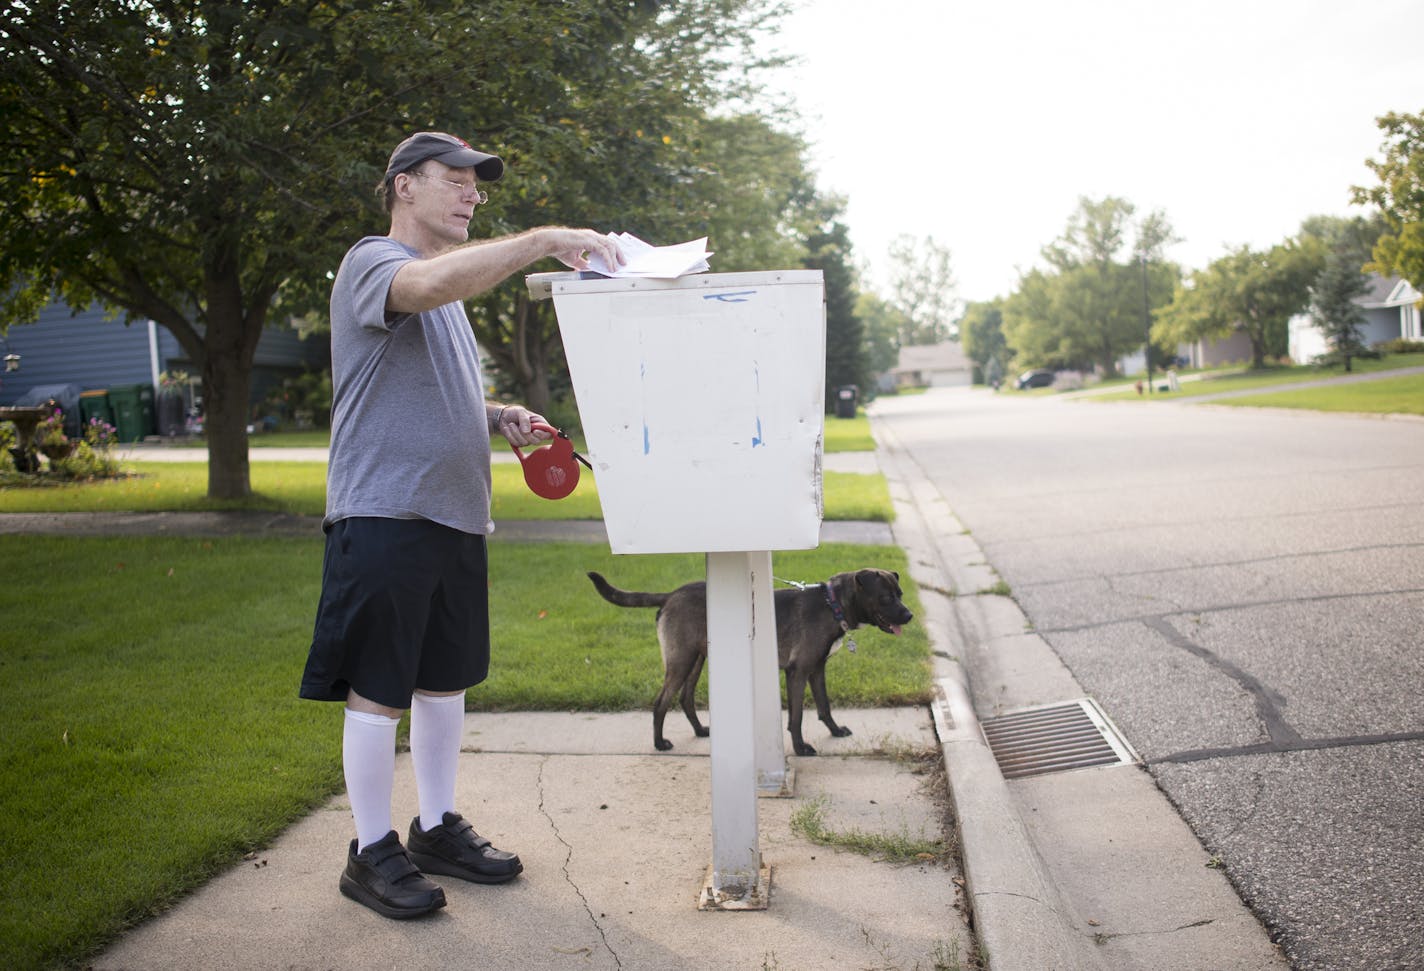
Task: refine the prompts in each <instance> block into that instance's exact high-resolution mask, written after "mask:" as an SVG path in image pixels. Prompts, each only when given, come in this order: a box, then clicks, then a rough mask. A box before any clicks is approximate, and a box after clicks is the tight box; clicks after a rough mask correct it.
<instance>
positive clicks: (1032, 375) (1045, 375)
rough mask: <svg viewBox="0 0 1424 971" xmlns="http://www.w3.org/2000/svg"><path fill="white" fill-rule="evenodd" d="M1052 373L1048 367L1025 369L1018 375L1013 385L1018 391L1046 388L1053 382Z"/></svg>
mask: <svg viewBox="0 0 1424 971" xmlns="http://www.w3.org/2000/svg"><path fill="white" fill-rule="evenodd" d="M1053 377H1054V373H1053V372H1052V371H1050V370H1049V369H1048V368H1042V367H1036V368H1033V369H1032V370H1030V371H1025V372H1024V373H1023V374H1020V375H1019V379H1018V380H1017V381H1015V382H1014V387H1016V388H1018V389H1019V390H1020V391H1026V390H1028V389H1029V388H1046V387H1048V386H1049V385H1050V384H1052V383H1053Z"/></svg>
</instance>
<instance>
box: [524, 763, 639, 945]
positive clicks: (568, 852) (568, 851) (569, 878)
mask: <svg viewBox="0 0 1424 971" xmlns="http://www.w3.org/2000/svg"><path fill="white" fill-rule="evenodd" d="M548 764H549V756H547V755H546V756H544V757H543V758H541V759H540V760H539V777H538V780H537V785H538V787H539V814H540V815H541V816H543V817H544V818H545V819H547V820H548V821H549V828H550V829H552V830H553V831H554V838H555V839H557V840H558V841H559V842H560V843H562V844H564V850H565V852H564V862H563V865H562V867H561V869H562V870H563V871H564V880H565V881H566V882H567V883H568V885H569V886H570V887H572V888H573V891H574V893H576V894H578V899H579V902H580V903H582V904H583V909H584V912H585V913H586V914H588V920H589V923H591V924H593V927H594V930H596V931H598V939H599V940H600V941H602V942H603V949H604V950H605V951H607V952H608V954H609V956H610V957H612V958H613V963H614V964H615V965H616V966H618V967H619V968H621V967H623V961H622V960H621V959H620V958H619V957H618V952H617V951H615V950H613V946H612V945H611V944H609V943H608V934H607V933H605V931H604V929H603V925H602V924H600V923H599V922H598V918H597V917H595V916H594V913H593V908H592V907H590V906H589V903H588V898H587V897H585V896H584V893H583V891H582V890H581V889H579V885H578V884H577V883H575V882H574V878H573V875H572V874H571V873H569V862H570V861H571V860H573V856H574V848H573V844H571V843H570V842H569V841H568V840H566V839H564V834H563V833H561V832H559V824H558V823H556V822H554V817H553V816H551V815H549V810H548V809H547V808H545V806H544V766H546V765H548Z"/></svg>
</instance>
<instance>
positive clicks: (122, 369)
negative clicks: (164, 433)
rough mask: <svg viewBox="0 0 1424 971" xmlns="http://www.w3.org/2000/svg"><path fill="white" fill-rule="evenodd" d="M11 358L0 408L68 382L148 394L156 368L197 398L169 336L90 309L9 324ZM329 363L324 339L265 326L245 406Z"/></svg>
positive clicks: (58, 310)
mask: <svg viewBox="0 0 1424 971" xmlns="http://www.w3.org/2000/svg"><path fill="white" fill-rule="evenodd" d="M14 354H18V355H19V368H18V369H17V370H15V371H8V370H0V405H13V404H15V403H16V402H17V401H19V400H21V399H27V398H34V397H36V394H35V392H40V393H42V394H45V395H46V396H47V395H49V394H53V392H52V391H47V389H51V388H60V387H68V386H74V385H77V386H78V387H79V389H80V391H91V390H107V389H110V388H116V387H132V386H136V385H142V386H146V387H149V388H152V389H153V391H154V393H155V394H156V393H157V390H158V386H159V384H158V381H159V378H158V376H159V375H160V374H161V373H162V372H164V371H186V372H188V373H189V374H190V375H191V376H192V377H193V379H194V382H195V386H194V388H193V394H194V395H197V396H199V398H200V396H201V394H202V389H201V387H200V386H198V385H197V382H198V381H199V379H200V375H198V373H197V368H196V367H195V366H194V365H193V362H192V361H191V360H190V359H189V358H188V355H187V354H186V353H185V352H184V350H183V348H182V347H180V346H179V344H178V340H177V338H175V337H174V336H173V335H172V334H170V333H169V332H168V331H167V330H166V329H164V328H162V327H159V326H158V325H156V324H154V323H153V322H152V321H143V320H136V321H134V322H133V323H130V324H125V323H124V320H123V316H122V315H119V316H117V317H110V316H108V315H107V314H106V313H105V312H104V310H103V309H102V308H100V307H98V306H97V305H96V306H94V307H90V308H89V309H87V310H83V311H80V312H79V313H78V314H75V313H74V312H73V311H72V310H71V308H70V307H68V306H67V305H65V304H62V303H52V304H50V305H49V306H48V307H46V308H45V309H44V310H43V311H42V312H41V313H40V317H39V320H38V321H37V322H36V323H33V324H13V325H11V327H10V329H9V332H8V333H7V334H6V335H5V336H3V337H0V355H5V356H8V355H14ZM330 362H331V348H330V342H329V339H328V338H327V336H326V335H325V334H319V335H313V336H311V337H309V338H307V339H305V340H304V339H302V338H301V337H300V336H299V335H298V334H297V332H296V331H294V330H291V329H289V328H281V327H269V328H268V329H267V330H266V331H264V332H263V334H262V338H261V340H260V341H259V342H258V345H257V353H256V356H255V358H254V360H253V375H252V389H251V403H252V404H254V405H256V404H257V403H259V402H260V401H261V400H262V399H263V397H264V396H265V395H266V393H267V391H268V389H270V388H272V387H274V386H277V385H280V384H281V383H282V381H283V379H285V378H288V377H293V376H296V375H299V374H302V373H303V372H304V371H308V370H321V369H323V368H326V367H328V366H329V365H330ZM154 431H156V429H154Z"/></svg>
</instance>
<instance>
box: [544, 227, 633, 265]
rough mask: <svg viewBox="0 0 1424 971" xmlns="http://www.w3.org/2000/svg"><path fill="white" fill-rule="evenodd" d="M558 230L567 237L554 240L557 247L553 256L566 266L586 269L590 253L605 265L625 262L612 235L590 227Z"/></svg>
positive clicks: (620, 249) (621, 251)
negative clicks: (595, 255)
mask: <svg viewBox="0 0 1424 971" xmlns="http://www.w3.org/2000/svg"><path fill="white" fill-rule="evenodd" d="M559 232H562V233H567V234H568V236H569V238H568V239H567V240H565V239H563V238H560V239H558V240H556V242H555V245H556V246H557V247H558V249H556V250H555V251H554V254H553V256H554V258H555V259H557V260H558V261H559V262H560V263H563V264H564V265H565V266H567V267H570V268H572V269H575V270H586V269H588V265H589V264H588V258H589V254H590V253H597V254H598V255H599V256H601V257H602V258H603V262H604V264H605V265H607V266H612V267H619V266H622V265H623V264H624V263H626V262H627V260H626V259H625V258H624V256H623V250H622V248H621V247H620V246H619V245H618V241H617V240H616V239H614V238H613V237H612V236H607V235H604V234H602V233H596V232H594V231H593V230H591V229H565V230H559Z"/></svg>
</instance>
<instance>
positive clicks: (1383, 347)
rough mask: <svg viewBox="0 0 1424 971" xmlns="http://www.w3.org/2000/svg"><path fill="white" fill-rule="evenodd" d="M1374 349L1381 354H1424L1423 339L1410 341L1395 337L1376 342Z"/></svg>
mask: <svg viewBox="0 0 1424 971" xmlns="http://www.w3.org/2000/svg"><path fill="white" fill-rule="evenodd" d="M1375 350H1377V351H1379V352H1380V353H1382V354H1424V341H1412V340H1409V339H1407V338H1404V337H1396V338H1395V339H1394V340H1392V341H1385V342H1384V343H1382V344H1376V345H1375Z"/></svg>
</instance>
